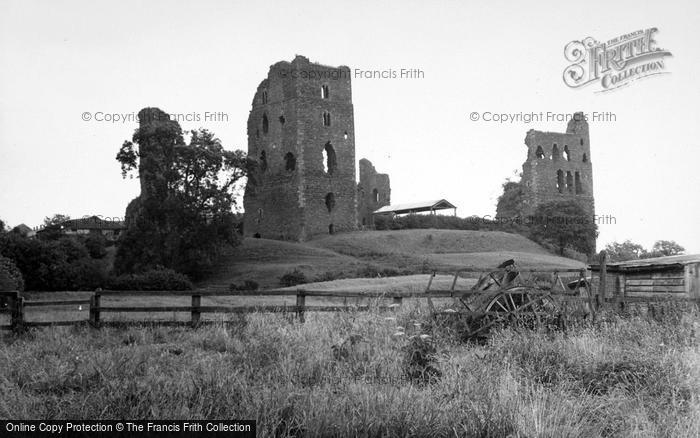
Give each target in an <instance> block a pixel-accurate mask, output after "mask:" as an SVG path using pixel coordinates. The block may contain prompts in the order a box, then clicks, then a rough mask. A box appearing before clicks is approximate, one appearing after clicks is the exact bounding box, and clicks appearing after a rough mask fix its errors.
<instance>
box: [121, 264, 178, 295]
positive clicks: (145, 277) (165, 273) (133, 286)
mask: <svg viewBox="0 0 700 438" xmlns="http://www.w3.org/2000/svg"><path fill="white" fill-rule="evenodd" d="M107 288H108V289H112V290H143V291H153V290H191V289H192V282H191V281H190V279H189V278H187V276H186V275H184V274H181V273H179V272H175V271H173V270H172V269H152V270H150V271H146V272H144V273H142V274H125V275H120V276H118V277H113V278H112V279H111V280H110V281H109V284H108V285H107Z"/></svg>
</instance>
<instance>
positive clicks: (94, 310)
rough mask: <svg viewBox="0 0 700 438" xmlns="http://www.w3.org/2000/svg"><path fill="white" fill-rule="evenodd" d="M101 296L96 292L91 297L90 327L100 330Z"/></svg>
mask: <svg viewBox="0 0 700 438" xmlns="http://www.w3.org/2000/svg"><path fill="white" fill-rule="evenodd" d="M100 301H101V299H100V294H99V292H95V293H94V294H92V296H91V297H90V325H91V326H93V327H95V328H100Z"/></svg>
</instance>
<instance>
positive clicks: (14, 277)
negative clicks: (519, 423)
mask: <svg viewBox="0 0 700 438" xmlns="http://www.w3.org/2000/svg"><path fill="white" fill-rule="evenodd" d="M15 290H16V291H20V292H21V291H23V290H24V279H23V278H22V273H21V272H20V270H19V269H17V265H15V262H13V261H12V260H10V259H8V258H7V257H3V256H0V291H15Z"/></svg>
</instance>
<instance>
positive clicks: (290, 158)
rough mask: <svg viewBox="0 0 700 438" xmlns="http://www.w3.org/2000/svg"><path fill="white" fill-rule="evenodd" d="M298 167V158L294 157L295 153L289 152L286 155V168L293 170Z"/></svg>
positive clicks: (288, 170)
mask: <svg viewBox="0 0 700 438" xmlns="http://www.w3.org/2000/svg"><path fill="white" fill-rule="evenodd" d="M296 168H297V159H296V158H295V157H294V154H293V153H291V152H287V153H286V154H285V155H284V169H285V170H286V171H287V172H292V171H294V169H296Z"/></svg>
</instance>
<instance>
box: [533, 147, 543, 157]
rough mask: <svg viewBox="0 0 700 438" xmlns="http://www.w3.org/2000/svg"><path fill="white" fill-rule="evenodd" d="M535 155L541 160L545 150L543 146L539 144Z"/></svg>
mask: <svg viewBox="0 0 700 438" xmlns="http://www.w3.org/2000/svg"><path fill="white" fill-rule="evenodd" d="M535 156H536V157H537V158H539V159H540V160H541V159H543V158H544V151H543V150H542V146H537V151H535Z"/></svg>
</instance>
